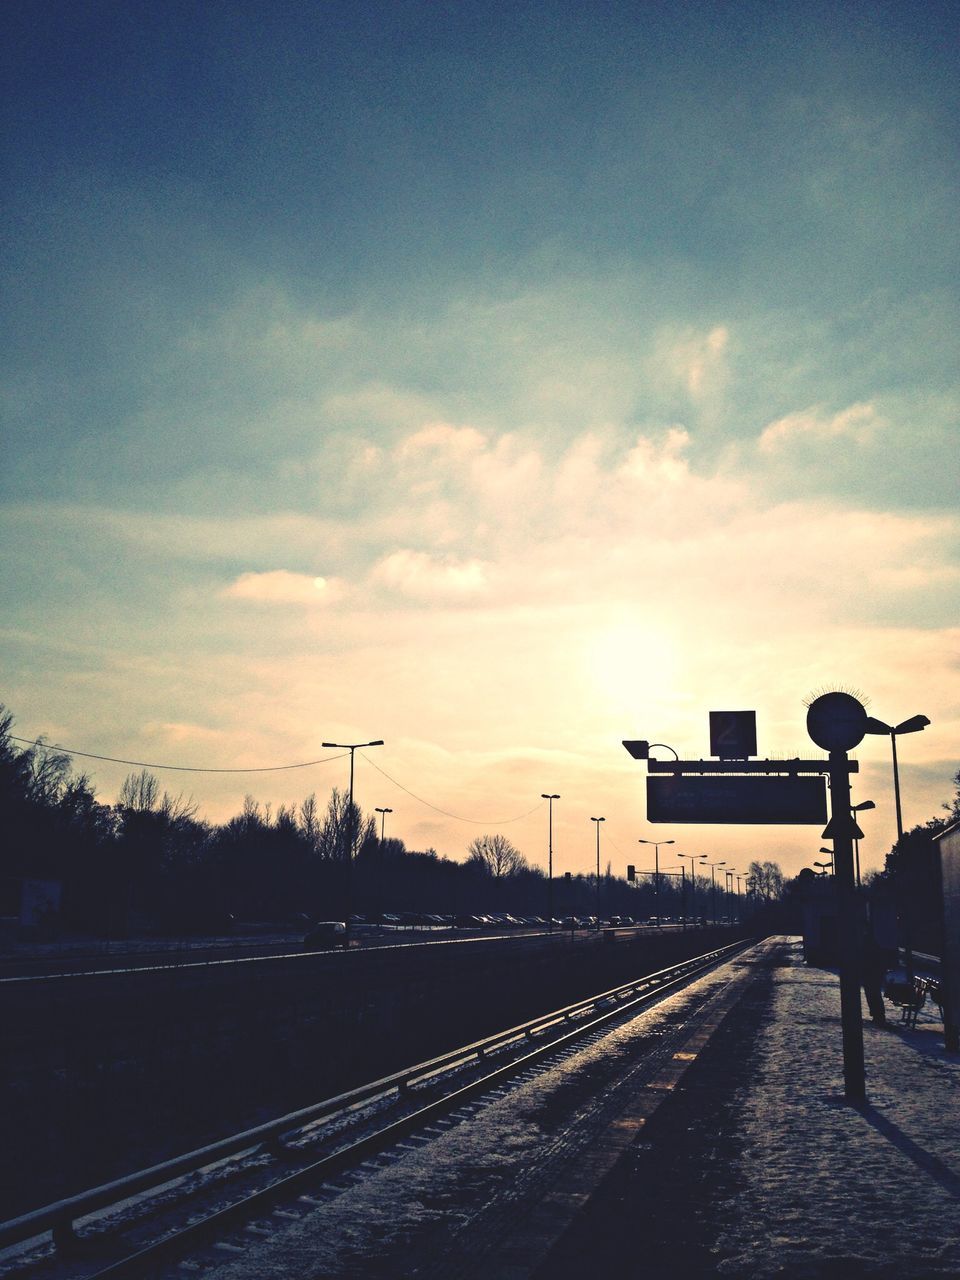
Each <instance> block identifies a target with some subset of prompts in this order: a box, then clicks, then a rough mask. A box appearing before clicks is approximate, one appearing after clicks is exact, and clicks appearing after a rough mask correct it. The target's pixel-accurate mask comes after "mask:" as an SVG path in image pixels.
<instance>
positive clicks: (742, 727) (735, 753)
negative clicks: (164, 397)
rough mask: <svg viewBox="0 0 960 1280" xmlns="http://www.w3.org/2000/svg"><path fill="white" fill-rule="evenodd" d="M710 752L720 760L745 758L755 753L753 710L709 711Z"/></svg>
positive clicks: (755, 719)
mask: <svg viewBox="0 0 960 1280" xmlns="http://www.w3.org/2000/svg"><path fill="white" fill-rule="evenodd" d="M710 754H711V755H712V756H718V757H719V758H720V759H721V760H747V759H748V758H749V757H750V756H755V755H756V754H757V713H756V712H755V711H711V712H710Z"/></svg>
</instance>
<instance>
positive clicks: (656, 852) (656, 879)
mask: <svg viewBox="0 0 960 1280" xmlns="http://www.w3.org/2000/svg"><path fill="white" fill-rule="evenodd" d="M637 844H652V845H653V867H654V871H653V898H654V902H655V903H656V907H657V927H658V928H659V925H660V846H661V845H662V844H673V841H672V840H638V841H637Z"/></svg>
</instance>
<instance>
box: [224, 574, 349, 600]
mask: <svg viewBox="0 0 960 1280" xmlns="http://www.w3.org/2000/svg"><path fill="white" fill-rule="evenodd" d="M220 594H221V596H222V597H223V599H225V600H246V601H251V602H252V603H254V604H296V605H321V604H332V603H334V602H335V601H336V600H338V599H340V597H341V595H342V594H343V588H342V584H341V583H340V582H339V580H338V579H336V578H319V577H318V578H314V577H311V576H310V575H309V574H306V573H290V572H289V570H287V569H272V570H270V571H268V572H267V573H241V574H240V576H239V577H238V578H236V579H234V581H233V582H231V583H230V585H229V586H228V587H225V588H224V590H223V591H222V592H221V593H220Z"/></svg>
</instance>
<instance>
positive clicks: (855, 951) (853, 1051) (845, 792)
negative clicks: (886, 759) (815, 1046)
mask: <svg viewBox="0 0 960 1280" xmlns="http://www.w3.org/2000/svg"><path fill="white" fill-rule="evenodd" d="M829 772H830V834H831V836H832V839H833V877H834V886H835V890H836V895H837V924H838V926H839V928H838V933H839V935H840V936H839V944H840V946H839V952H840V955H839V959H840V1023H841V1029H842V1034H843V1086H844V1096H845V1098H846V1100H847V1102H851V1103H853V1104H854V1105H855V1106H857V1105H860V1104H862V1103H864V1102H865V1101H866V1097H867V1095H866V1083H865V1080H864V1068H863V1023H862V1018H863V1006H862V1004H861V1001H860V921H859V918H858V915H857V895H856V886H855V884H854V879H853V840H852V827H853V817H852V815H851V805H850V770H849V767H848V761H847V753H846V751H831V752H830V770H829Z"/></svg>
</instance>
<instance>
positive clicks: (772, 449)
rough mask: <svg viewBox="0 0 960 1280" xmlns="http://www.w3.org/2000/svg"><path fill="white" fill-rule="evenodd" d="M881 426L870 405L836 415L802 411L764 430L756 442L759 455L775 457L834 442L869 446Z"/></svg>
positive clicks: (863, 405)
mask: <svg viewBox="0 0 960 1280" xmlns="http://www.w3.org/2000/svg"><path fill="white" fill-rule="evenodd" d="M881 426H882V423H881V422H880V420H879V419H878V417H877V412H876V409H875V408H874V406H873V405H872V404H852V405H850V406H849V407H848V408H846V409H841V410H840V411H839V413H834V414H826V413H824V412H823V411H822V410H819V409H804V410H801V411H799V412H797V413H790V414H787V416H786V417H784V418H779V419H778V420H777V421H776V422H771V423H770V424H769V426H766V427H764V429H763V431H762V432H761V433H760V437H759V439H758V441H757V447H758V448H759V450H760V452H761V453H776V452H779V451H781V450H783V449H786V448H789V447H790V446H791V445H796V444H800V445H822V444H826V443H830V442H832V441H837V440H845V441H847V442H848V443H850V444H854V445H864V444H868V443H870V441H872V440H873V439H874V438H875V436H876V433H877V431H878V429H879V428H880V427H881Z"/></svg>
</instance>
